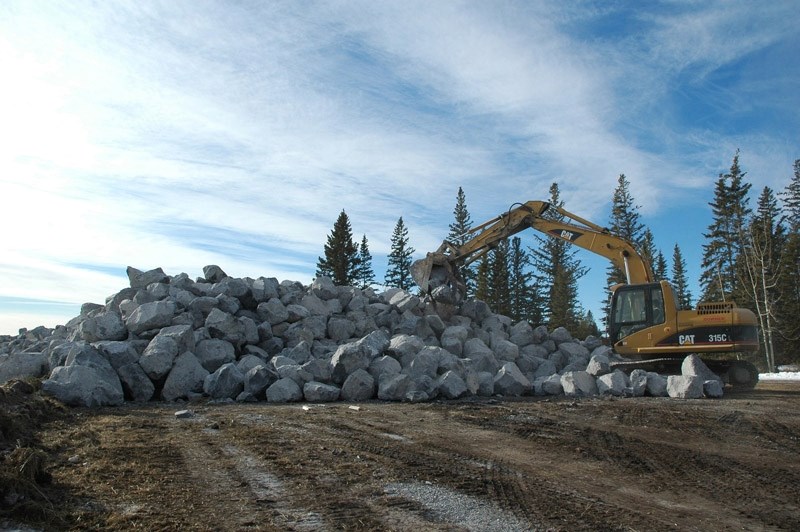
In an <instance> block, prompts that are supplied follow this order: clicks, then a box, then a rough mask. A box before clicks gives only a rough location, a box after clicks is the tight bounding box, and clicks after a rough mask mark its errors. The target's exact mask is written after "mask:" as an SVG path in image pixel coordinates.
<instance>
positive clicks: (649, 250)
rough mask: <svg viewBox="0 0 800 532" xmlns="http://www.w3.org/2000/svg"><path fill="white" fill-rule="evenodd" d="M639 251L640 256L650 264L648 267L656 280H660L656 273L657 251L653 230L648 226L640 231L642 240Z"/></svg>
mask: <svg viewBox="0 0 800 532" xmlns="http://www.w3.org/2000/svg"><path fill="white" fill-rule="evenodd" d="M639 253H640V254H641V255H642V258H643V259H644V260H645V261H646V262H647V263H648V264H650V269H652V270H653V274H654V275H655V276H656V280H657V281H658V280H660V278H659V277H658V273H657V266H658V264H657V262H656V261H657V259H658V253H659V252H657V251H656V243H655V237H654V236H653V232H652V231H650V229H649V228H646V229H645V230H644V233H642V240H641V242H640V244H639Z"/></svg>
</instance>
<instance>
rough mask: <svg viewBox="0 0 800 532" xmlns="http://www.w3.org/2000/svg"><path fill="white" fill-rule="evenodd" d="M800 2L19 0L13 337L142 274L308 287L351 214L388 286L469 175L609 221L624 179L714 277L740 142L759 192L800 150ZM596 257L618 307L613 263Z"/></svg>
mask: <svg viewBox="0 0 800 532" xmlns="http://www.w3.org/2000/svg"><path fill="white" fill-rule="evenodd" d="M797 8H798V3H797V2H796V1H794V0H775V1H772V2H752V1H749V0H746V1H736V0H718V1H715V0H702V1H693V0H675V1H662V2H656V1H653V2H638V1H633V0H632V1H606V0H603V1H584V0H572V1H569V2H563V1H560V0H558V1H548V0H536V1H475V0H473V1H465V2H460V1H450V0H442V1H437V2H425V1H420V2H417V1H413V0H402V1H389V0H385V1H379V2H375V1H358V0H348V1H342V2H338V1H333V0H331V1H324V2H315V1H285V2H283V1H252V2H250V1H218V2H208V1H198V0H170V1H165V2H153V1H147V0H137V1H131V2H126V1H124V0H118V1H114V2H102V1H98V2H89V1H82V0H70V1H68V2H66V1H65V2H59V1H44V0H38V1H37V0H4V1H3V2H0V68H2V80H3V81H2V82H0V202H1V203H0V231H2V233H0V234H2V251H0V334H17V332H18V330H19V329H20V328H22V327H27V328H33V327H35V326H38V325H45V326H48V327H52V326H55V325H56V324H62V323H66V322H67V321H69V319H71V318H72V317H74V316H76V315H78V313H79V310H80V305H81V304H82V303H85V302H93V303H103V302H105V299H106V297H108V296H110V295H112V294H115V293H116V292H118V291H120V290H122V289H123V288H125V287H126V286H128V280H127V276H126V273H125V270H126V267H127V266H133V267H135V268H138V269H140V270H149V269H153V268H157V267H161V268H163V270H164V271H165V272H166V273H168V274H170V275H177V274H179V273H182V272H185V273H187V274H189V275H190V276H191V277H198V276H201V275H202V268H203V266H205V265H208V264H217V265H219V266H221V267H222V269H223V270H225V271H226V272H227V273H228V274H229V275H232V276H236V277H245V276H247V277H252V278H256V277H260V276H265V277H275V278H277V279H279V280H293V281H300V282H303V283H305V284H307V283H310V282H311V280H312V279H313V277H314V274H315V269H316V263H317V259H318V258H319V257H320V256H321V255H323V246H324V244H325V241H326V239H327V236H328V235H329V234H330V232H331V230H332V228H333V224H334V222H335V221H336V218H337V217H338V215H339V213H340V212H341V211H342V210H344V211H345V212H346V213H347V215H348V218H349V219H350V222H351V226H352V230H353V234H354V239H355V240H357V241H359V242H360V240H361V237H362V235H365V236H366V237H367V239H368V243H369V248H370V251H371V253H372V255H373V267H374V269H375V272H376V277H377V278H378V281H382V280H383V275H384V272H385V269H386V264H387V258H386V257H387V254H388V252H389V250H390V239H391V234H392V231H393V229H394V227H395V224H396V223H397V221H398V219H399V218H400V217H402V218H403V221H404V224H405V225H406V227H407V228H408V234H409V239H410V242H409V244H410V245H411V246H412V247H413V248H414V249H415V258H421V257H423V256H424V254H425V253H426V252H427V251H433V250H434V249H436V248H437V247H438V246H439V244H440V243H441V241H442V240H443V239H444V238H445V237H446V236H447V233H448V225H449V224H450V223H451V222H452V221H453V209H454V207H455V203H456V195H457V192H458V188H459V187H462V188H463V190H464V193H465V196H466V202H467V208H468V210H469V212H470V215H471V218H472V221H473V223H474V224H475V225H477V224H478V223H480V222H482V221H485V220H488V219H490V218H493V217H495V216H497V215H498V214H500V213H502V212H505V211H506V210H508V208H509V207H510V206H511V205H512V204H514V203H517V202H524V201H528V200H537V199H538V200H546V199H548V195H549V193H548V189H549V187H550V185H551V184H552V183H554V182H555V183H558V185H559V188H560V190H561V198H562V200H563V201H564V203H565V208H566V209H567V210H569V211H571V212H573V213H575V214H578V215H580V216H582V217H584V218H587V219H589V220H592V221H594V222H595V223H598V224H600V225H605V224H607V223H608V221H609V215H610V210H611V199H612V195H613V191H614V188H615V187H616V186H617V181H618V178H619V175H620V174H625V176H626V177H627V179H628V181H629V182H630V189H631V193H632V195H633V197H634V200H635V202H636V205H637V206H638V212H639V214H640V216H641V221H642V222H643V223H644V224H645V225H646V226H647V227H649V228H650V229H651V231H652V232H653V233H654V236H655V242H656V246H657V248H658V249H660V250H661V251H662V252H663V253H664V255H665V256H666V257H667V258H668V259H671V256H672V250H673V247H674V246H675V244H678V245H679V246H680V248H681V251H682V253H683V256H684V259H685V260H686V262H687V270H688V276H689V280H690V282H692V283H696V281H697V278H698V277H699V274H700V261H701V258H702V245H703V243H704V237H703V232H704V231H705V230H706V229H707V227H708V225H709V224H710V223H711V212H710V208H709V206H708V203H709V202H710V201H712V199H713V190H714V183H715V181H716V179H717V178H718V176H719V174H720V173H725V172H727V170H728V169H729V168H730V166H731V162H732V160H733V157H734V155H735V153H736V150H737V149H738V150H740V165H741V167H742V168H743V170H744V171H746V172H747V175H746V180H747V181H749V182H750V183H752V190H751V203H752V204H755V201H756V199H757V197H758V195H759V194H760V192H761V190H762V189H763V188H764V187H765V186H768V187H770V188H772V189H773V190H774V191H776V192H778V191H782V190H783V189H784V188H785V187H786V186H787V185H788V184H789V180H790V178H791V176H792V171H793V168H792V165H793V162H794V160H796V159H798V158H800V145H798V139H800V96H798V94H800V93H799V92H798V87H800V29H798V28H799V26H798V24H797V22H798V15H797ZM520 236H522V238H523V244H525V245H528V246H535V245H536V240H535V238H534V236H535V234H534V233H533V232H526V233H522V234H521V235H520ZM577 256H578V257H579V258H580V259H581V260H582V261H583V263H584V265H585V266H587V267H589V268H590V272H589V274H587V275H586V276H585V277H583V278H582V279H581V280H580V282H579V289H580V293H581V303H582V305H583V306H584V308H585V309H587V310H592V311H593V313H594V314H595V317H598V318H599V309H600V308H601V305H602V300H603V298H604V297H605V296H604V287H605V275H606V267H607V263H606V261H605V260H604V259H602V258H599V257H595V256H593V255H591V254H589V253H588V252H584V251H580V252H579V253H578V254H577ZM698 292H699V288H697V286H696V285H695V287H694V295H695V296H697V295H698Z"/></svg>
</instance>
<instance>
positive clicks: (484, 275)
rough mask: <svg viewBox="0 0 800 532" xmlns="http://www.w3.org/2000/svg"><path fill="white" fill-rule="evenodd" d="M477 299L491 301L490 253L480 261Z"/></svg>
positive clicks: (476, 283) (477, 277)
mask: <svg viewBox="0 0 800 532" xmlns="http://www.w3.org/2000/svg"><path fill="white" fill-rule="evenodd" d="M475 299H479V300H481V301H484V302H488V301H489V254H488V253H487V254H486V255H483V256H482V257H481V258H480V262H478V270H477V272H476V276H475Z"/></svg>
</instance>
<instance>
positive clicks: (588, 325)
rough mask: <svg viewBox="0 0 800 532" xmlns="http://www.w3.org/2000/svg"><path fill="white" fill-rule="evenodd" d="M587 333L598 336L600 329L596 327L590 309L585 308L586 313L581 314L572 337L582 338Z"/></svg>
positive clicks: (587, 334)
mask: <svg viewBox="0 0 800 532" xmlns="http://www.w3.org/2000/svg"><path fill="white" fill-rule="evenodd" d="M589 335H591V336H600V329H598V328H597V322H595V321H594V315H593V314H592V311H591V310H587V311H586V314H585V315H583V316H581V318H580V320H579V321H578V326H577V329H576V330H575V332H574V333H573V337H575V338H578V339H581V340H582V339H585V338H586V337H587V336H589Z"/></svg>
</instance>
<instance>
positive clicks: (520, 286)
mask: <svg viewBox="0 0 800 532" xmlns="http://www.w3.org/2000/svg"><path fill="white" fill-rule="evenodd" d="M530 264H531V258H530V255H529V254H528V253H527V252H526V251H525V250H524V249H523V247H522V239H521V238H519V237H516V236H515V237H513V238H512V239H511V247H510V248H509V257H508V267H509V272H510V277H509V288H510V292H511V313H510V314H509V316H510V317H511V318H512V319H513V320H514V321H520V320H526V321H528V322H530V323H534V324H539V323H541V322H542V310H541V307H540V302H539V294H538V291H537V287H536V284H535V281H534V277H533V272H531V271H530V269H529V267H530Z"/></svg>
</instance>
